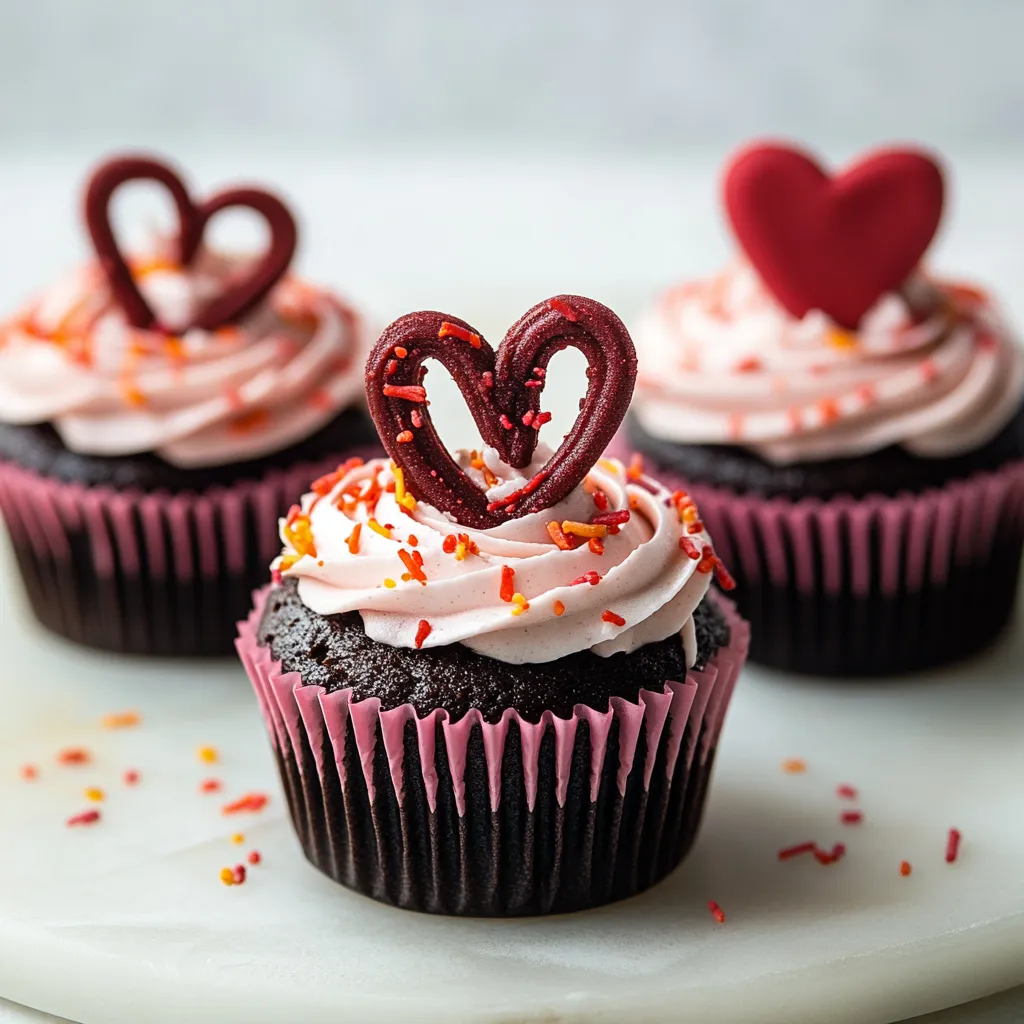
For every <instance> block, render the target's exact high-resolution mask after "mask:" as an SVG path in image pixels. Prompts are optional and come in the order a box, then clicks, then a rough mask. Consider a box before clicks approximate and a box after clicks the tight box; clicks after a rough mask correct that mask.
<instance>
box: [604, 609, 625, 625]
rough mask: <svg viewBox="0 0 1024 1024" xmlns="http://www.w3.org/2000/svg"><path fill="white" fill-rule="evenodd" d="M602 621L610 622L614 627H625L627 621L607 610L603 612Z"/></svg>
mask: <svg viewBox="0 0 1024 1024" xmlns="http://www.w3.org/2000/svg"><path fill="white" fill-rule="evenodd" d="M601 621H602V622H610V623H611V624H612V625H613V626H624V625H625V624H626V620H625V619H624V618H623V617H622V616H621V615H617V614H616V613H615V612H613V611H609V610H608V609H607V608H606V609H605V610H604V611H603V612H601Z"/></svg>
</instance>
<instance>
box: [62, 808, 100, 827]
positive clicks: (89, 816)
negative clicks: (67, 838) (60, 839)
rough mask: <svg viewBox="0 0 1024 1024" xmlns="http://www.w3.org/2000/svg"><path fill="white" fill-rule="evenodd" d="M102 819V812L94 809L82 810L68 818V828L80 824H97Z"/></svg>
mask: <svg viewBox="0 0 1024 1024" xmlns="http://www.w3.org/2000/svg"><path fill="white" fill-rule="evenodd" d="M99 820H100V812H99V811H97V810H95V809H93V810H91V811H82V812H81V813H80V814H73V815H72V816H71V817H70V818H68V820H67V826H68V828H75V827H76V826H78V825H95V824H96V822H97V821H99Z"/></svg>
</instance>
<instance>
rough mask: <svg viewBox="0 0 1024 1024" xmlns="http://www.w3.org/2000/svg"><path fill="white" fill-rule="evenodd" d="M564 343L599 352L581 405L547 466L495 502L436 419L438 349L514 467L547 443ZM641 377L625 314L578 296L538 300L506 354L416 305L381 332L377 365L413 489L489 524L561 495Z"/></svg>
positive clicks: (386, 427) (377, 418)
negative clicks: (551, 364)
mask: <svg viewBox="0 0 1024 1024" xmlns="http://www.w3.org/2000/svg"><path fill="white" fill-rule="evenodd" d="M564 348H576V349H579V351H580V352H582V353H583V355H584V356H585V357H586V360H587V393H586V396H585V397H584V398H583V400H582V401H581V402H580V413H579V416H578V417H577V419H576V422H575V423H574V424H573V427H572V429H571V430H570V431H569V433H568V434H566V436H565V438H564V440H563V441H562V443H561V445H559V447H558V450H557V451H556V452H555V454H554V455H553V456H552V457H551V459H550V460H549V462H548V463H547V465H546V466H545V467H544V469H543V470H541V472H540V473H538V474H537V475H536V476H535V477H534V478H533V479H532V480H531V481H530V482H529V483H528V484H527V485H526V486H525V487H524V488H522V490H521V491H520V492H519V493H517V494H512V495H508V496H507V497H505V498H503V499H502V500H501V501H500V502H489V501H488V499H487V496H486V495H485V494H484V492H483V491H481V490H480V489H479V488H478V487H477V486H476V484H474V483H473V481H472V480H470V479H469V478H468V477H467V476H466V475H465V474H464V473H463V471H462V469H461V468H460V467H459V466H458V465H457V464H456V462H455V461H454V459H452V457H451V456H450V455H449V454H448V450H447V449H446V448H445V446H444V444H443V443H442V441H441V439H440V437H438V435H437V432H436V431H435V430H434V426H433V423H432V422H431V419H430V409H429V405H428V403H427V401H426V391H425V389H424V388H423V380H424V375H425V374H426V372H427V369H426V367H425V366H424V365H423V363H424V361H425V360H427V359H436V360H438V361H439V362H440V363H443V364H444V366H445V367H446V368H447V369H448V372H449V373H450V374H451V375H452V378H453V379H454V380H455V383H456V384H457V385H458V386H459V389H460V390H461V391H462V394H463V397H464V398H465V400H466V404H467V405H468V406H469V410H470V412H471V413H472V414H473V419H474V420H475V421H476V425H477V428H478V429H479V431H480V435H481V437H482V438H483V440H484V443H485V444H486V445H489V446H490V447H492V448H495V449H497V451H498V453H499V454H500V455H501V458H502V460H503V461H504V462H506V463H507V464H508V465H510V466H516V467H518V468H521V467H524V466H528V465H529V464H530V461H531V460H532V458H533V453H534V449H535V448H536V446H537V434H538V430H539V426H540V423H539V422H538V420H540V421H541V422H543V421H544V420H545V419H546V418H547V417H545V416H544V415H543V414H542V413H541V411H540V398H541V392H542V391H543V387H544V382H545V375H546V372H547V365H548V361H549V360H550V359H551V357H552V356H553V355H554V354H555V353H556V352H558V351H560V350H561V349H564ZM635 380H636V352H635V351H634V349H633V342H632V341H631V340H630V337H629V332H628V331H627V330H626V328H625V326H624V325H623V323H622V321H621V320H620V319H619V318H618V317H617V316H616V315H615V314H614V313H613V312H612V311H611V310H610V309H608V308H607V307H606V306H602V305H601V303H599V302H594V300H593V299H585V298H582V297H581V296H578V295H559V296H556V297H555V298H553V299H548V300H547V301H546V302H541V303H538V304H537V305H536V306H534V307H533V309H531V310H530V311H529V312H528V313H527V314H526V315H525V316H523V317H522V318H521V319H520V320H519V321H518V322H517V323H515V324H513V326H512V327H510V328H509V331H508V333H507V334H506V335H505V338H504V340H503V341H502V343H501V345H500V346H499V347H498V351H497V353H495V352H494V351H493V349H492V348H491V347H490V345H488V344H487V342H486V341H485V340H484V339H483V337H482V336H481V335H480V333H479V332H478V331H476V330H474V329H473V328H472V327H470V325H469V324H467V323H466V322H465V321H463V320H459V319H458V318H457V317H453V316H447V315H446V314H444V313H433V312H423V313H410V314H408V315H407V316H403V317H401V318H400V319H398V320H396V321H395V322H394V323H393V324H391V325H390V326H389V327H388V328H387V329H386V330H385V331H384V333H383V334H382V335H381V336H380V340H379V341H378V342H377V345H376V347H375V348H374V350H373V352H371V353H370V358H369V360H368V361H367V364H366V397H367V402H368V404H369V408H370V413H371V415H372V416H373V420H374V422H375V423H376V425H377V430H378V432H379V433H380V436H381V440H382V441H383V442H384V447H385V448H386V449H387V451H388V454H389V455H390V456H391V458H392V459H394V460H395V462H396V463H398V464H399V465H400V466H401V467H402V469H403V470H404V472H405V474H406V479H407V483H408V486H409V488H410V489H411V491H412V493H413V494H414V495H415V496H416V497H417V498H420V499H423V500H424V501H427V502H429V503H430V504H431V505H433V506H434V507H435V508H438V509H440V510H441V511H444V512H449V513H451V515H452V516H454V518H455V519H456V520H457V521H458V522H459V523H461V524H462V525H464V526H469V527H471V528H473V529H488V528H490V527H493V526H498V525H499V524H501V523H503V522H505V521H506V520H508V519H516V518H518V517H519V516H524V515H527V514H528V513H530V512H537V511H540V510H541V509H545V508H549V507H551V506H552V505H554V504H556V503H557V502H558V501H561V499H562V498H564V497H565V496H566V495H567V494H568V493H569V492H570V491H571V490H572V489H573V488H574V487H575V486H576V485H577V484H578V483H579V482H580V481H581V480H582V479H583V477H584V476H586V474H587V473H588V472H589V470H590V469H591V467H592V466H593V465H594V463H595V462H596V461H597V460H598V459H599V458H600V457H601V455H602V453H603V452H604V450H605V448H606V447H607V446H608V443H609V442H610V441H611V439H612V435H614V433H615V431H616V430H617V429H618V426H619V424H620V423H621V422H622V418H623V416H625V414H626V409H627V408H628V407H629V400H630V398H631V397H632V395H633V384H634V382H635Z"/></svg>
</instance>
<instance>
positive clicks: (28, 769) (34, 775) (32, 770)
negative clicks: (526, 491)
mask: <svg viewBox="0 0 1024 1024" xmlns="http://www.w3.org/2000/svg"><path fill="white" fill-rule="evenodd" d="M18 774H19V775H20V776H21V777H22V778H23V779H24V780H25V781H26V782H35V780H36V779H38V778H39V769H38V768H37V767H36V766H35V765H34V764H23V765H22V766H21V768H20V769H19V770H18Z"/></svg>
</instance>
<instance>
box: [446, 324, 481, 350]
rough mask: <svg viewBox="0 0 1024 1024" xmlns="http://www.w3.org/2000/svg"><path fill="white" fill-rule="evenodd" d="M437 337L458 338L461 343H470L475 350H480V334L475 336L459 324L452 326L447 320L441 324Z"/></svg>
mask: <svg viewBox="0 0 1024 1024" xmlns="http://www.w3.org/2000/svg"><path fill="white" fill-rule="evenodd" d="M437 336H438V337H439V338H458V339H459V341H468V342H469V343H470V345H472V346H473V348H479V347H480V344H481V341H480V335H479V334H474V333H473V332H472V331H468V330H466V328H465V327H460V326H459V325H458V324H451V323H449V322H448V321H447V320H445V321H444V322H443V323H442V324H441V329H440V330H439V331H438V332H437Z"/></svg>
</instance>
